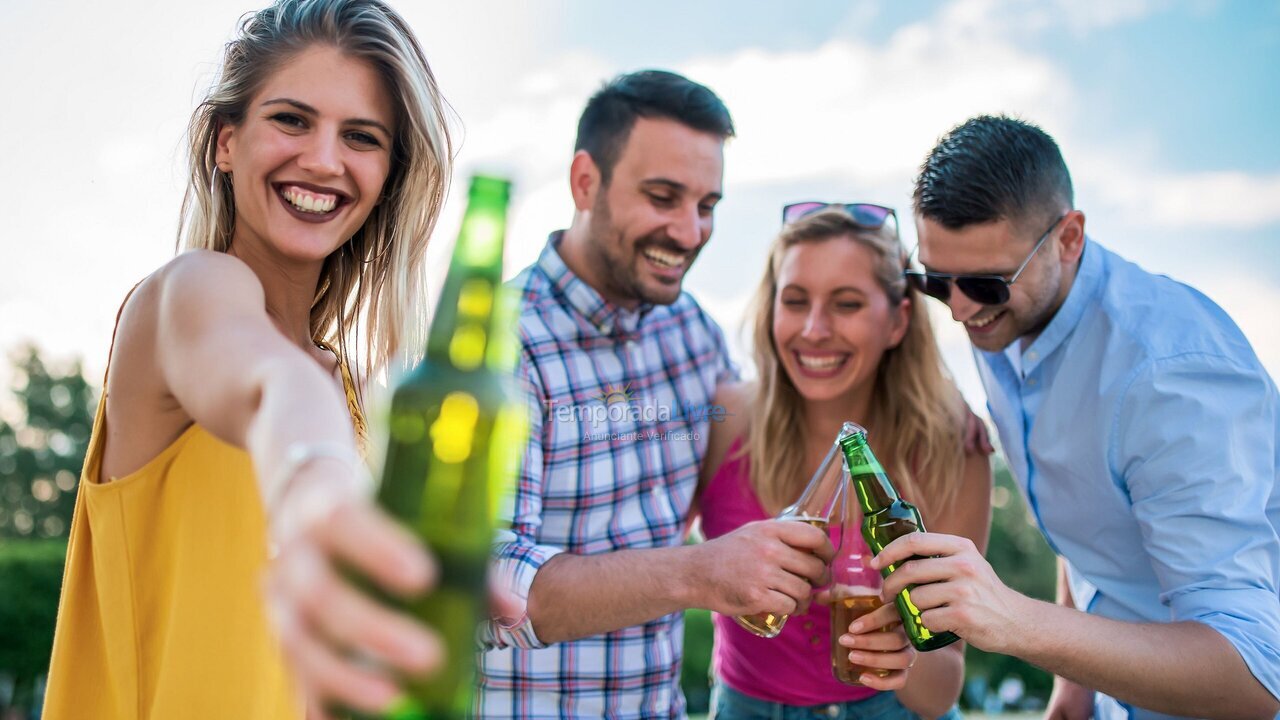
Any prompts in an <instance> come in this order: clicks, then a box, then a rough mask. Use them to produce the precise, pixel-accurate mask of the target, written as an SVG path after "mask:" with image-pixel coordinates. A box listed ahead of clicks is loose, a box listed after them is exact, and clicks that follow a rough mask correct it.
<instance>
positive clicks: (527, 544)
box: [480, 353, 564, 648]
mask: <svg viewBox="0 0 1280 720" xmlns="http://www.w3.org/2000/svg"><path fill="white" fill-rule="evenodd" d="M517 378H518V379H519V381H520V384H521V386H522V389H523V390H524V392H525V397H526V398H527V401H528V404H529V443H528V446H527V447H526V448H525V454H524V461H523V462H522V463H521V466H520V473H519V476H518V477H517V479H516V487H515V497H514V498H513V499H512V502H509V503H505V504H504V507H505V508H507V509H506V510H504V512H503V515H505V517H501V518H500V519H499V522H500V524H506V525H507V526H508V527H507V528H505V529H503V530H501V531H499V532H498V535H497V537H496V538H495V541H494V546H493V553H492V566H491V568H490V572H491V574H492V576H493V577H494V578H495V582H496V583H497V584H498V585H499V586H500V587H501V588H502V589H503V590H505V591H506V592H507V593H509V594H510V595H513V596H514V599H515V600H517V601H518V602H519V605H520V612H519V614H518V616H517V617H511V618H501V619H497V618H495V619H493V620H490V621H489V622H488V623H486V624H485V625H484V626H482V627H481V629H480V642H481V645H483V646H484V647H485V648H504V647H508V646H512V645H514V646H516V647H521V648H541V647H546V644H545V643H543V642H542V641H540V640H539V639H538V635H537V633H536V632H535V631H534V627H533V623H531V622H530V621H529V617H528V613H527V612H526V611H525V608H526V607H527V605H528V600H529V588H530V587H531V586H532V585H533V578H534V576H535V575H537V573H538V570H539V569H540V568H541V567H542V566H543V564H545V563H546V562H547V560H550V559H551V558H552V557H554V556H555V555H557V554H559V553H561V552H563V551H564V550H563V548H560V547H556V546H553V545H540V544H538V542H537V537H538V530H539V529H540V528H541V527H542V497H543V477H544V470H543V440H544V435H545V433H546V431H547V430H546V422H547V413H546V393H545V392H544V391H543V389H542V385H541V383H540V382H539V379H538V376H537V372H536V368H535V366H534V365H533V363H532V362H531V360H530V358H529V357H528V354H527V353H522V355H521V359H520V365H519V366H518V368H517ZM504 521H505V522H504Z"/></svg>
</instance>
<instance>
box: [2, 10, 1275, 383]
mask: <svg viewBox="0 0 1280 720" xmlns="http://www.w3.org/2000/svg"><path fill="white" fill-rule="evenodd" d="M401 5H402V8H401V9H402V10H403V12H404V13H405V14H406V16H407V17H408V19H409V21H410V23H411V24H412V25H413V26H414V27H415V28H416V29H417V31H418V33H419V35H420V38H421V39H422V44H423V46H424V49H425V51H426V54H427V56H428V57H429V58H430V60H431V62H432V64H433V67H434V69H435V71H436V74H437V77H438V78H439V81H440V83H441V86H442V88H443V90H444V91H445V93H446V96H447V97H448V99H449V100H450V102H451V103H452V104H453V105H454V107H455V108H456V110H457V113H458V115H459V118H460V119H461V121H462V124H461V129H462V132H461V134H460V137H461V138H462V144H461V148H460V152H459V156H458V163H459V164H458V169H459V171H460V172H459V174H458V175H457V177H456V181H457V182H456V185H455V187H454V188H453V191H452V193H451V195H450V200H449V204H448V206H447V208H446V213H445V216H444V218H443V219H442V221H441V223H440V226H439V229H438V231H437V234H436V237H435V239H434V241H433V243H432V247H431V250H430V251H429V258H430V261H431V269H432V270H433V272H434V273H435V276H436V277H437V278H438V277H439V274H440V273H441V272H442V271H443V268H444V266H445V264H446V263H447V258H448V253H449V249H450V246H451V244H452V238H453V236H454V234H455V233H456V230H457V226H458V219H459V215H460V213H461V205H462V204H463V202H464V201H465V184H464V183H465V175H466V173H467V172H469V171H470V170H472V169H476V168H494V167H498V168H500V169H502V170H503V171H504V172H507V173H509V174H511V175H512V176H513V177H514V178H515V179H516V181H517V185H516V195H515V205H514V206H513V208H512V217H511V227H510V238H511V240H510V248H509V251H508V266H509V269H510V270H514V269H516V268H518V267H522V266H524V265H526V264H528V263H530V262H532V261H533V260H534V258H535V257H536V255H537V253H538V251H539V250H540V249H541V247H542V243H543V241H544V240H545V236H546V233H547V232H548V231H550V230H552V229H555V228H558V227H563V226H564V225H565V224H566V223H567V222H568V221H569V219H570V217H571V213H572V204H571V202H570V200H569V197H568V193H567V192H566V182H567V180H566V178H567V167H568V163H569V159H570V157H571V155H572V142H573V135H574V131H575V127H576V123H577V118H578V114H579V113H580V112H581V108H582V105H583V103H584V102H585V100H586V98H587V97H588V96H589V95H590V94H591V92H592V91H594V90H595V89H596V87H597V86H598V85H599V83H600V82H601V81H602V80H603V79H605V78H607V77H609V76H611V75H613V74H614V73H616V72H618V71H620V70H621V69H622V68H620V67H618V66H617V65H615V64H614V63H613V62H612V61H611V60H609V59H608V58H606V57H603V56H601V55H596V54H592V53H589V52H587V51H585V50H583V49H582V48H581V44H580V43H577V42H575V39H574V38H564V37H560V36H557V34H556V27H557V18H558V17H563V13H564V12H566V10H565V8H564V3H563V2H561V3H552V4H550V5H546V4H539V5H537V6H534V5H528V6H526V5H525V4H519V3H517V4H510V3H505V2H501V3H500V2H496V1H494V0H484V1H483V2H474V3H453V4H443V5H442V4H435V3H433V4H430V5H419V4H409V3H401ZM1166 6H1167V3H1163V2H1160V1H1159V0H1150V1H1143V0H1122V1H1119V2H1114V1H1109V0H1089V1H1087V2H1082V1H1071V2H1068V1H1067V0H1057V2H1056V4H1054V5H1050V6H1043V5H1041V4H1038V3H1029V2H1026V1H1025V0H1012V1H1005V0H958V1H957V2H953V3H950V4H948V5H946V6H944V7H943V8H942V9H941V11H940V12H939V13H937V14H935V15H934V16H932V17H930V18H928V19H926V20H923V21H921V22H917V23H915V24H912V25H908V26H904V27H901V28H898V29H896V30H895V31H893V32H891V33H889V34H888V36H886V37H884V38H866V37H862V36H861V35H860V33H861V32H862V28H863V27H865V25H866V24H867V23H869V22H870V21H871V20H872V19H874V18H875V16H876V14H877V12H878V8H877V6H876V5H875V4H872V3H867V2H863V3H859V4H856V5H853V6H852V7H851V8H850V10H849V12H848V13H847V15H846V17H844V18H835V19H834V23H833V24H834V26H835V27H837V28H842V29H843V30H842V32H841V33H839V34H838V35H837V36H836V37H835V39H832V40H830V41H827V42H825V43H823V44H821V45H818V46H816V47H814V48H812V49H809V50H805V51H788V52H780V51H773V50H769V49H767V48H744V49H740V50H737V51H734V52H731V53H728V54H726V55H722V56H709V55H703V56H701V57H698V58H696V59H693V60H690V61H689V62H687V63H685V64H684V65H682V66H680V67H677V68H676V69H677V70H679V71H681V72H685V73H686V74H688V75H689V76H690V77H692V78H693V79H695V80H698V81H700V82H704V83H706V84H707V85H709V86H711V87H712V88H713V89H715V90H716V91H717V92H718V93H720V94H721V95H722V97H724V99H725V100H726V102H727V103H728V105H729V107H730V109H731V110H732V111H733V113H734V116H735V120H736V121H737V124H738V129H739V137H738V139H736V140H735V141H733V142H732V143H731V145H730V147H729V149H728V151H727V155H726V172H727V177H726V189H727V190H728V196H727V198H726V201H725V203H724V205H723V206H722V207H723V211H722V212H721V213H719V217H718V219H717V223H718V229H717V234H716V238H715V239H714V240H713V242H712V243H711V245H710V246H709V247H708V248H707V250H706V251H705V252H704V253H703V256H702V259H700V261H699V264H698V266H697V267H696V268H695V271H694V272H695V274H694V275H693V276H691V281H690V283H689V287H690V289H692V290H693V291H694V292H695V293H697V294H698V295H699V297H700V298H701V300H702V302H703V303H704V305H705V306H707V307H708V308H709V310H710V311H711V312H712V314H713V315H714V316H715V317H717V318H718V319H719V320H720V321H721V323H722V324H723V325H724V327H725V329H726V332H728V333H729V334H730V336H731V337H732V338H734V340H735V342H736V338H737V337H738V333H737V327H738V325H739V319H740V317H741V312H742V309H743V307H744V306H745V303H746V299H747V297H748V295H749V293H750V291H751V289H752V287H753V286H754V281H755V279H756V273H757V272H759V268H760V265H761V262H762V256H760V254H759V253H761V252H762V251H763V247H764V245H765V243H766V242H767V241H768V239H769V237H770V235H771V234H772V233H773V232H774V230H775V229H776V226H777V210H778V205H780V204H781V203H782V202H783V201H785V200H794V199H799V198H800V197H816V198H818V199H822V198H826V199H832V200H836V199H849V200H858V199H867V200H877V201H881V202H887V203H890V204H894V205H896V206H897V207H899V208H900V209H902V210H904V211H905V210H906V208H907V207H908V204H909V194H910V191H911V187H910V185H911V180H912V178H913V176H914V174H915V171H916V167H917V165H918V163H919V162H920V160H921V159H922V158H923V156H924V154H925V153H926V152H927V151H928V149H929V148H930V147H932V145H933V144H934V142H935V140H936V139H937V137H938V136H939V135H940V134H941V133H943V132H945V131H946V130H947V129H948V128H949V127H951V126H952V125H954V124H955V123H957V122H960V121H962V120H964V119H965V118H967V117H969V116H971V115H974V114H977V113H983V112H1009V113H1013V114H1017V115H1020V116H1022V117H1026V118H1027V119H1029V120H1032V121H1034V122H1037V123H1038V124H1041V125H1042V126H1044V127H1045V128H1046V129H1048V130H1049V131H1050V132H1052V133H1053V134H1054V135H1055V136H1056V137H1058V139H1059V140H1060V142H1061V143H1062V146H1063V149H1064V152H1065V153H1066V154H1067V156H1068V158H1069V161H1070V162H1071V163H1072V171H1073V174H1074V175H1075V177H1076V181H1077V187H1078V188H1080V189H1082V193H1081V194H1086V193H1087V195H1088V196H1089V197H1090V198H1096V201H1097V202H1098V203H1099V206H1098V210H1099V212H1098V213H1096V214H1094V213H1092V211H1091V215H1090V218H1091V223H1092V222H1094V221H1095V220H1097V219H1099V218H1102V219H1106V218H1123V219H1124V220H1125V222H1126V223H1127V224H1128V225H1129V226H1131V227H1134V226H1136V227H1138V228H1140V229H1144V230H1147V231H1149V233H1148V234H1149V235H1155V234H1156V232H1157V231H1158V230H1160V229H1162V228H1167V227H1169V226H1174V225H1176V226H1178V227H1195V226H1197V225H1198V224H1199V225H1202V226H1205V227H1213V228H1231V229H1237V230H1243V229H1259V228H1263V229H1267V228H1273V227H1275V226H1276V225H1277V224H1278V223H1280V202H1277V199H1280V174H1278V173H1274V172H1273V173H1268V172H1254V173H1245V172H1240V171H1237V170H1233V169H1230V168H1224V169H1222V170H1221V171H1219V172H1214V173H1195V172H1170V171H1168V170H1167V169H1166V168H1164V167H1162V166H1161V164H1160V158H1161V157H1162V154H1163V153H1168V152H1172V151H1173V149H1170V148H1162V147H1160V146H1159V145H1158V144H1154V141H1153V144H1151V145H1146V146H1142V147H1133V146H1132V145H1130V144H1125V143H1126V141H1122V140H1113V141H1112V142H1111V144H1099V143H1098V142H1097V141H1094V140H1090V139H1089V138H1090V137H1091V136H1090V135H1089V134H1087V133H1085V132H1083V130H1082V129H1083V128H1084V127H1085V125H1084V124H1085V123H1086V122H1087V118H1084V117H1082V115H1081V112H1082V111H1079V110H1077V109H1076V108H1077V105H1078V102H1079V97H1078V96H1079V94H1080V93H1079V92H1078V88H1076V87H1075V85H1074V83H1073V80H1072V77H1071V75H1070V74H1069V72H1068V71H1067V69H1066V68H1065V67H1064V66H1062V65H1061V64H1059V63H1058V62H1056V61H1055V59H1054V58H1051V57H1048V56H1047V55H1046V54H1045V53H1044V51H1043V50H1041V49H1039V47H1038V46H1036V45H1035V44H1034V43H1033V42H1028V40H1029V39H1034V37H1035V36H1036V34H1037V33H1042V32H1048V31H1051V29H1052V28H1053V27H1054V23H1055V22H1057V23H1067V26H1068V27H1072V28H1074V31H1075V32H1079V33H1084V32H1086V31H1088V30H1089V29H1094V28H1103V27H1111V26H1115V25H1118V24H1121V23H1131V22H1134V21H1136V20H1138V19H1140V18H1142V17H1145V16H1147V15H1149V14H1152V13H1155V12H1158V11H1160V10H1161V9H1162V8H1164V7H1166ZM33 7H36V6H33ZM41 7H43V6H41ZM86 7H87V8H89V9H82V10H81V11H79V14H80V15H82V16H83V17H81V18H80V19H79V21H78V22H74V23H73V22H66V19H65V18H62V17H61V16H60V13H61V14H65V11H59V10H57V9H56V8H55V9H48V10H29V12H30V13H31V14H32V15H33V17H32V18H31V19H30V21H28V22H24V25H25V26H27V27H35V26H42V27H50V28H61V30H60V31H59V32H57V33H53V32H45V33H39V34H35V33H30V34H26V35H25V36H24V35H23V33H18V32H14V31H12V30H10V31H6V30H4V29H3V28H0V67H6V68H13V67H19V66H27V65H31V64H32V63H38V64H40V66H41V67H42V72H41V73H40V74H35V73H16V72H9V71H6V72H5V73H3V75H0V94H3V95H5V96H7V97H24V98H31V99H32V102H33V103H34V106H36V107H40V108H43V109H44V110H42V117H45V116H47V117H49V118H50V119H49V120H48V122H47V123H46V125H45V127H44V128H42V129H41V130H40V132H41V133H44V134H41V135H39V138H40V139H41V142H18V141H15V140H14V138H26V137H28V135H29V132H28V131H27V130H26V129H21V131H20V129H19V128H17V127H15V126H14V124H13V123H14V119H13V117H14V116H12V115H9V116H5V115H0V143H4V145H3V146H2V147H0V150H2V151H3V153H4V156H5V157H6V166H7V167H16V168H20V169H21V172H18V173H13V172H10V173H6V174H4V175H3V176H0V203H4V204H5V210H6V217H7V223H8V224H7V230H6V233H5V235H4V236H3V237H0V257H2V258H3V262H0V313H3V314H0V319H3V321H2V322H0V348H7V347H12V346H13V344H14V343H15V342H16V340H17V338H19V337H23V336H31V337H34V338H35V339H36V340H38V341H39V342H41V344H44V345H48V346H50V347H53V348H54V349H55V350H56V351H58V352H59V353H68V352H75V353H82V354H84V355H85V356H86V357H87V358H88V360H89V362H88V364H89V366H90V371H91V372H93V373H97V372H100V371H101V367H100V360H101V359H105V346H106V342H107V339H108V337H109V334H110V324H111V321H112V320H113V319H114V315H115V309H116V306H117V304H118V301H119V299H121V298H123V295H124V292H125V291H127V289H128V287H129V286H130V285H131V284H132V283H133V282H134V281H136V280H137V279H139V278H141V277H142V275H143V274H145V273H146V272H147V271H149V270H150V269H151V268H153V267H155V266H156V265H157V264H159V263H160V262H163V261H164V259H165V258H167V257H168V256H169V255H170V254H171V252H172V246H173V239H172V236H173V230H174V221H175V219H176V214H177V209H178V202H179V201H180V197H181V183H182V170H181V167H182V165H183V162H184V161H183V158H182V155H181V146H180V141H181V131H182V127H183V125H184V124H185V122H186V119H187V116H188V115H189V113H190V110H191V107H192V105H193V104H194V98H195V97H196V96H198V94H199V93H198V92H193V91H196V90H199V89H202V88H203V84H204V82H205V81H207V78H208V76H209V73H210V72H211V70H212V67H213V63H214V62H215V61H216V59H217V55H218V48H219V46H220V44H221V43H222V42H223V41H224V40H225V38H226V37H227V35H228V34H229V32H230V30H231V28H232V25H233V22H234V19H235V18H236V17H237V16H238V14H239V13H240V12H241V11H242V10H243V9H244V6H243V5H241V4H238V3H231V2H230V1H229V0H228V1H227V2H224V3H216V4H212V5H211V4H204V5H202V6H201V8H202V9H201V10H200V15H199V16H198V17H197V18H195V19H192V20H191V21H190V22H189V23H188V22H184V24H183V25H182V26H181V28H179V27H178V26H176V25H168V26H167V27H166V23H165V21H164V20H163V19H160V18H157V17H155V13H154V12H152V11H148V10H145V9H141V8H135V9H129V8H127V7H121V6H120V5H119V4H118V3H117V4H112V5H104V6H102V7H101V8H98V7H97V6H92V7H91V8H90V7H89V6H86ZM1046 7H1047V8H1048V9H1047V10H1046V9H1045V8H1046ZM614 30H616V31H617V32H618V33H619V34H618V35H617V37H618V38H619V43H629V44H631V45H634V44H636V43H640V42H647V41H648V40H647V39H645V38H629V37H627V35H626V29H625V27H623V28H621V29H616V28H615V29H614ZM24 37H25V39H24ZM147 38H150V39H151V40H152V41H154V42H153V43H150V44H148V42H142V40H144V39H147ZM8 41H12V42H8ZM5 48H8V49H7V50H6V49H5ZM79 57H89V58H91V61H90V62H88V63H85V62H81V61H78V60H73V59H72V58H79ZM157 58H164V62H157ZM104 108H105V109H106V110H105V111H104ZM1232 111H1240V112H1247V111H1248V109H1247V108H1238V109H1232ZM55 189H56V190H57V191H56V192H55V191H54V190H55ZM68 196H70V197H75V198H77V201H76V202H75V203H74V204H72V205H70V206H68V204H67V201H66V198H67V197H68ZM906 215H907V213H905V212H904V213H903V216H904V219H905V218H906ZM1095 227H1097V225H1095ZM904 236H905V237H906V239H907V242H908V244H910V243H912V242H913V237H914V232H913V230H912V228H911V227H910V225H909V223H908V225H907V227H906V228H905V233H904ZM1135 259H1138V260H1142V258H1135ZM1239 269H1240V275H1242V276H1246V277H1252V278H1254V280H1252V281H1251V282H1252V283H1253V285H1256V287H1250V288H1249V289H1248V291H1247V292H1246V291H1243V290H1240V289H1239V288H1241V287H1245V285H1244V284H1242V283H1240V282H1239V281H1238V276H1237V282H1236V284H1235V285H1231V286H1228V285H1224V286H1223V287H1222V290H1221V291H1220V292H1219V293H1215V292H1214V288H1212V287H1209V286H1210V285H1215V284H1216V283H1218V282H1219V281H1218V280H1217V279H1209V280H1207V281H1206V282H1205V283H1203V288H1202V289H1206V291H1209V292H1210V294H1211V295H1214V297H1215V298H1218V299H1219V300H1220V301H1221V302H1222V304H1223V306H1224V307H1225V308H1227V309H1228V311H1229V312H1232V314H1233V315H1237V317H1239V318H1240V320H1241V325H1242V327H1244V329H1245V330H1246V332H1247V333H1248V334H1249V336H1250V338H1251V339H1252V340H1253V342H1254V344H1255V346H1256V347H1258V350H1259V354H1260V355H1262V356H1263V357H1264V360H1265V361H1266V362H1267V364H1268V366H1269V367H1270V368H1271V370H1272V372H1273V373H1277V372H1280V337H1278V336H1277V332H1276V331H1275V330H1274V329H1271V328H1272V324H1267V322H1266V320H1267V314H1268V311H1269V310H1270V309H1272V308H1274V307H1276V305H1277V301H1280V298H1278V297H1277V293H1276V291H1274V290H1272V291H1269V292H1268V290H1267V288H1268V285H1267V283H1266V282H1265V281H1263V280H1261V279H1257V278H1258V275H1257V273H1258V271H1257V270H1256V269H1254V268H1249V267H1248V266H1247V261H1240V263H1239ZM1251 273H1252V274H1251ZM744 278H745V280H744ZM1191 279H1192V280H1193V281H1195V280H1197V279H1198V278H1191ZM438 286H439V284H438V282H437V283H435V287H438ZM1219 295H1221V297H1219ZM1264 298H1265V300H1264ZM13 318H21V319H18V320H14V319H13ZM937 326H938V328H939V334H940V337H941V342H942V344H943V347H944V351H945V352H946V354H947V357H948V360H949V361H950V362H951V364H952V366H953V369H954V371H955V372H956V374H957V376H958V378H959V380H960V382H961V385H962V387H963V388H965V390H966V393H967V394H968V396H969V397H970V399H971V400H975V395H974V394H973V392H974V391H973V388H974V387H975V386H976V375H974V374H973V373H972V360H971V358H970V356H969V352H968V343H967V340H966V339H965V338H964V336H963V333H962V332H961V331H960V330H959V329H958V328H956V326H955V324H954V323H953V322H952V321H951V320H950V319H949V317H946V316H945V314H943V315H942V316H941V317H938V318H937ZM739 357H745V353H743V354H740V355H739ZM977 397H978V398H980V394H979V395H978V396H977Z"/></svg>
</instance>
